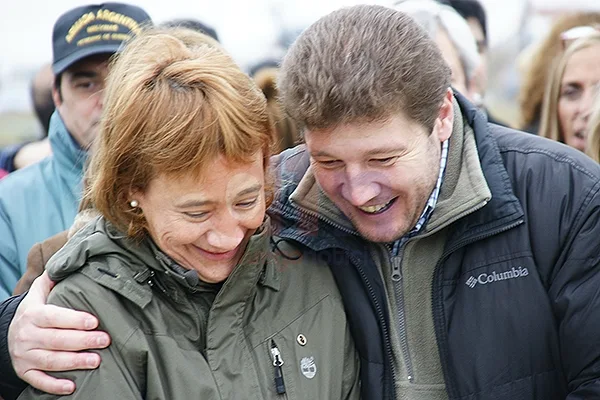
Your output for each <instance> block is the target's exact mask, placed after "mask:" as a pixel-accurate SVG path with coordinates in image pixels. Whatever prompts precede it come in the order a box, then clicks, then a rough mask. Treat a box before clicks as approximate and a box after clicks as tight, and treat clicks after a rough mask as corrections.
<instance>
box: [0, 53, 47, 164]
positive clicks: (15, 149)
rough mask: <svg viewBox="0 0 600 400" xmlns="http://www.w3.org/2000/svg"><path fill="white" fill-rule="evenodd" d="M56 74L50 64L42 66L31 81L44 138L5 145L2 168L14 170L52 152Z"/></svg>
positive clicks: (34, 107) (2, 151)
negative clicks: (51, 126)
mask: <svg viewBox="0 0 600 400" xmlns="http://www.w3.org/2000/svg"><path fill="white" fill-rule="evenodd" d="M53 84H54V74H53V73H52V67H51V65H50V64H46V65H44V66H42V68H40V70H39V71H38V73H37V74H36V75H35V76H34V78H33V81H32V82H31V92H30V94H31V103H32V105H33V110H34V112H35V116H36V117H37V120H38V122H39V123H40V126H41V129H42V135H41V136H42V138H41V139H40V140H37V141H34V142H25V143H19V144H16V145H12V146H8V147H5V148H4V149H2V150H1V151H0V168H3V169H5V170H6V171H7V172H13V171H15V170H17V169H21V168H24V167H26V166H28V165H31V164H35V163H36V162H38V161H40V160H42V159H43V158H45V157H47V156H49V155H50V154H51V153H52V149H51V148H50V141H49V140H48V128H49V126H50V117H51V116H52V113H53V112H54V109H55V107H54V100H53V99H52V85H53Z"/></svg>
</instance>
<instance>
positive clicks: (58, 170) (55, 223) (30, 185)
mask: <svg viewBox="0 0 600 400" xmlns="http://www.w3.org/2000/svg"><path fill="white" fill-rule="evenodd" d="M147 23H150V17H149V16H148V14H146V12H145V11H144V10H142V9H141V8H139V7H135V6H131V5H128V4H122V3H104V4H97V5H87V6H82V7H78V8H75V9H73V10H70V11H68V12H66V13H65V14H63V15H62V16H60V17H59V19H58V20H57V21H56V23H55V25H54V30H53V34H52V45H53V49H52V50H53V63H52V70H53V72H54V87H53V89H52V97H53V99H54V103H55V105H56V111H55V113H54V115H53V116H52V118H51V120H50V128H49V135H48V136H49V138H50V145H51V147H52V153H53V155H52V156H49V157H47V158H45V159H44V160H42V161H41V162H40V163H38V164H35V165H32V166H30V167H27V168H24V169H22V170H19V171H16V172H15V173H13V174H11V175H10V176H8V177H6V178H5V179H3V180H2V181H1V182H0V238H2V239H1V240H0V300H3V299H5V298H6V297H8V296H9V294H10V293H11V292H12V290H13V288H14V286H15V284H16V283H17V280H18V279H19V278H20V277H21V275H22V274H23V273H24V271H25V267H26V259H27V253H28V252H29V249H30V248H31V247H32V246H33V245H34V244H35V243H36V242H41V241H43V240H45V239H47V238H49V237H50V236H53V235H55V234H56V233H58V232H61V231H64V230H66V229H68V228H69V227H70V226H71V224H72V222H73V220H74V218H75V215H76V214H77V206H78V204H79V200H80V198H81V190H82V177H83V169H84V165H85V162H86V159H87V154H88V150H89V148H90V146H91V144H92V142H93V141H94V138H95V137H96V135H97V133H98V127H99V121H100V115H101V112H102V94H103V89H104V80H105V78H106V76H107V74H108V64H109V63H108V62H109V58H110V57H111V56H112V55H113V54H115V53H116V52H117V51H118V50H119V48H120V47H121V46H122V45H123V43H124V42H125V41H126V40H127V39H128V38H130V37H131V36H133V35H135V34H136V33H137V32H138V31H139V30H140V29H141V28H142V27H143V25H144V24H147Z"/></svg>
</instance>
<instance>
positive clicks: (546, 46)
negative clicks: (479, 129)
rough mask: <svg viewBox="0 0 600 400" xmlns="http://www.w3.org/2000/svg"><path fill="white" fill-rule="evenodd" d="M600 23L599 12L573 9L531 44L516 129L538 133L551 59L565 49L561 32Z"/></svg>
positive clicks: (524, 72) (525, 66) (523, 77)
mask: <svg viewBox="0 0 600 400" xmlns="http://www.w3.org/2000/svg"><path fill="white" fill-rule="evenodd" d="M598 24H600V13H598V12H590V13H575V14H567V15H563V16H561V17H559V18H558V19H557V20H556V21H555V22H554V24H553V25H552V28H551V29H550V31H549V32H548V34H547V35H546V36H545V38H544V40H543V41H542V42H540V43H539V44H538V45H537V46H535V47H534V50H533V51H532V53H531V54H530V55H529V56H527V59H526V61H525V63H524V65H523V68H522V82H521V87H520V92H519V108H520V111H521V116H520V122H519V126H518V129H521V130H524V131H527V132H531V133H535V134H537V133H538V130H539V127H540V118H541V115H542V102H543V100H544V88H545V87H546V83H547V81H548V79H549V76H550V67H551V66H552V63H553V61H554V60H555V59H556V58H558V57H559V56H560V55H561V54H562V52H563V51H564V44H563V40H562V39H561V35H562V34H563V33H565V32H567V31H569V30H570V29H572V28H575V27H581V26H594V25H598Z"/></svg>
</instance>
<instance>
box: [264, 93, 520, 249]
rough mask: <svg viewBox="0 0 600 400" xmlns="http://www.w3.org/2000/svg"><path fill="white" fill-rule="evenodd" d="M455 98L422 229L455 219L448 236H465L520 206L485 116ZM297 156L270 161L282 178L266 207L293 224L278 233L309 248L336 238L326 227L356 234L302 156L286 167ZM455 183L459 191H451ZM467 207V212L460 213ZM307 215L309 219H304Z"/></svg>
mask: <svg viewBox="0 0 600 400" xmlns="http://www.w3.org/2000/svg"><path fill="white" fill-rule="evenodd" d="M455 98H456V101H455V102H454V105H455V110H456V112H455V116H457V114H458V116H459V118H455V124H454V127H453V134H452V136H451V139H450V154H449V160H448V163H449V165H448V166H447V171H446V177H445V178H444V183H443V184H442V189H441V193H440V202H439V204H438V205H437V206H436V210H435V211H434V213H433V214H432V216H431V220H430V222H429V224H428V226H427V227H426V229H425V230H424V232H423V233H424V234H427V233H431V232H432V231H433V230H437V229H440V228H441V227H443V226H447V225H448V224H450V223H453V222H458V223H457V225H456V229H454V230H453V231H454V232H455V234H453V235H452V237H451V238H458V237H460V238H462V239H464V240H466V239H468V237H470V236H472V235H478V234H480V233H481V232H482V231H483V230H486V229H488V228H489V229H495V228H497V227H501V226H504V225H505V224H510V223H512V222H514V221H515V220H518V219H520V218H522V216H523V210H522V207H521V205H520V202H519V201H518V199H517V198H516V196H515V195H514V193H513V191H512V187H511V185H510V180H509V177H508V174H507V172H506V169H505V167H504V164H503V162H502V157H501V155H500V152H499V150H498V146H497V143H496V140H495V139H494V138H493V137H492V136H491V134H490V132H489V129H488V126H487V120H486V118H485V116H484V115H483V114H482V113H481V112H480V111H479V110H478V109H477V108H476V107H475V106H473V105H472V104H471V103H469V102H468V101H467V100H466V99H465V98H464V97H463V96H462V95H460V94H459V93H457V92H455ZM465 130H467V131H468V134H467V135H465V134H464V132H465ZM470 132H472V134H470ZM298 157H305V158H308V153H307V152H306V150H305V149H297V150H294V151H293V152H288V153H287V154H286V155H285V156H283V157H280V158H277V159H276V161H275V162H276V164H277V168H278V171H277V172H278V174H279V177H280V179H283V183H282V184H281V185H282V186H281V188H280V189H279V190H278V197H277V198H276V199H275V201H274V202H273V205H272V206H271V208H270V210H269V211H270V213H271V214H273V215H275V216H281V217H283V218H284V219H291V220H295V221H296V223H295V224H292V225H289V224H288V226H284V227H283V229H282V230H281V231H280V234H281V235H282V236H283V237H289V238H292V239H295V240H299V241H300V242H302V243H304V244H305V245H307V246H309V247H311V248H313V249H314V250H320V249H322V248H324V247H328V246H334V245H335V244H334V243H336V242H337V243H338V244H339V240H336V238H337V236H338V235H336V234H335V231H331V228H334V229H337V230H342V231H345V232H347V233H352V234H353V235H358V234H357V233H356V230H355V229H354V228H353V226H352V224H351V222H350V221H349V220H348V219H347V218H346V217H345V216H344V215H343V214H342V213H341V212H340V211H339V209H338V208H337V207H336V206H335V205H334V204H333V203H332V202H331V201H330V200H329V199H328V198H327V196H325V194H324V193H323V191H322V190H321V188H320V187H319V186H318V184H317V182H316V180H315V178H314V175H313V174H312V171H311V169H310V167H308V168H307V167H306V165H308V163H307V161H303V162H302V161H299V160H293V165H296V166H299V167H300V168H302V166H305V167H304V168H305V173H304V175H303V176H302V174H301V172H300V171H298V170H289V167H288V166H287V165H286V163H287V162H288V161H289V160H290V159H292V158H298ZM298 176H302V177H301V178H300V179H299V180H296V181H294V180H291V179H290V178H293V177H298ZM459 183H460V185H459ZM469 188H471V189H469ZM457 189H459V192H456V193H455V191H456V190H457ZM469 190H472V191H471V192H469ZM286 195H289V201H288V200H287V199H286V198H285V196H286ZM457 195H460V196H459V197H458V200H459V203H460V204H458V203H454V201H455V199H456V197H455V196H457ZM457 205H460V207H461V208H460V210H459V211H461V212H459V213H456V212H451V210H452V208H453V207H455V206H457ZM470 212H471V215H470V218H462V217H463V216H464V215H466V214H469V213H470ZM307 216H308V218H307ZM315 219H318V221H320V222H323V223H324V224H325V225H328V226H329V228H330V229H322V226H321V225H319V224H318V223H317V222H316V221H315ZM307 220H308V221H312V222H309V223H307ZM317 227H318V228H317ZM307 229H310V231H307ZM315 232H316V233H317V235H315ZM327 232H330V233H329V234H327Z"/></svg>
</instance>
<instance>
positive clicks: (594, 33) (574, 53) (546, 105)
mask: <svg viewBox="0 0 600 400" xmlns="http://www.w3.org/2000/svg"><path fill="white" fill-rule="evenodd" d="M589 29H590V32H588V34H587V36H585V37H582V38H580V39H577V40H576V41H575V42H573V43H568V44H566V45H567V46H568V47H567V49H566V50H565V51H564V53H563V54H562V56H560V57H559V58H558V59H557V60H556V61H555V63H554V65H553V67H552V70H551V72H550V76H549V78H548V83H547V85H546V91H545V93H544V102H543V104H542V119H541V122H540V131H539V134H540V135H541V136H544V137H547V138H550V139H552V140H557V141H559V142H562V143H565V144H567V145H569V146H571V147H574V148H576V149H578V150H581V151H585V149H586V145H587V129H588V120H589V117H590V112H591V109H592V104H593V102H594V99H595V98H596V97H597V93H598V87H599V86H600V85H599V84H600V31H598V30H595V29H594V28H589Z"/></svg>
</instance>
